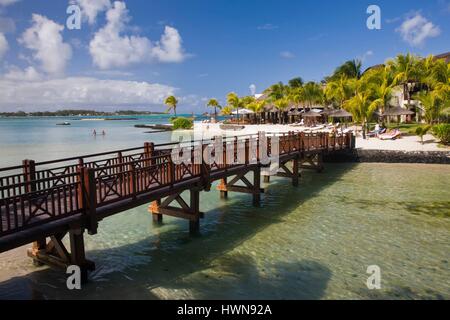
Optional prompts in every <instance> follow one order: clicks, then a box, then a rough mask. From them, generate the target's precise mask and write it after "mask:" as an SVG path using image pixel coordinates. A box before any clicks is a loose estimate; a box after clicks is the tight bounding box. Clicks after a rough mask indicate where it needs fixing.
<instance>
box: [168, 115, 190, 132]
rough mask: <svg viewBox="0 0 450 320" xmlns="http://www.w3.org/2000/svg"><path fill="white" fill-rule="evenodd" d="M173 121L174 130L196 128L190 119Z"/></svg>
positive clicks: (180, 118) (181, 118)
mask: <svg viewBox="0 0 450 320" xmlns="http://www.w3.org/2000/svg"><path fill="white" fill-rule="evenodd" d="M171 121H172V124H173V130H177V129H191V128H192V127H193V126H194V122H193V121H192V120H191V119H188V118H183V117H179V118H175V119H172V120H171Z"/></svg>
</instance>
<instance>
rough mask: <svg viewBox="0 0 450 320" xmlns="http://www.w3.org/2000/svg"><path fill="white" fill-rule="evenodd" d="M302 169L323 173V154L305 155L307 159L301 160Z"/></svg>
mask: <svg viewBox="0 0 450 320" xmlns="http://www.w3.org/2000/svg"><path fill="white" fill-rule="evenodd" d="M300 168H302V169H307V170H316V171H317V172H322V171H323V169H324V166H323V153H322V152H318V153H315V154H310V155H305V157H304V158H302V159H301V164H300Z"/></svg>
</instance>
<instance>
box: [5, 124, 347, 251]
mask: <svg viewBox="0 0 450 320" xmlns="http://www.w3.org/2000/svg"><path fill="white" fill-rule="evenodd" d="M277 140H279V142H278V145H277V146H275V144H274V143H275V139H274V138H273V137H272V138H271V137H270V136H269V137H268V138H267V154H268V155H269V156H272V155H273V154H272V153H275V150H274V149H275V147H277V149H278V154H279V157H281V158H294V157H301V156H305V155H306V154H308V153H312V154H315V153H324V152H333V151H334V150H337V149H350V148H352V135H351V134H341V135H332V136H331V135H329V134H324V133H318V134H304V133H295V134H294V133H289V134H283V135H281V136H278V137H277ZM241 143H242V145H243V146H244V148H243V149H241V150H239V148H238V145H239V144H241ZM252 143H255V144H256V149H255V150H256V153H255V152H254V150H253V149H251V144H252ZM260 143H261V144H262V141H261V142H260V141H259V139H258V137H257V136H253V137H252V136H244V137H235V138H233V139H231V140H224V141H223V150H220V152H222V153H223V154H222V156H221V157H216V158H215V160H217V159H223V161H212V162H209V163H206V162H205V159H203V157H202V152H201V151H203V150H204V149H205V148H207V146H208V145H209V144H208V143H201V145H200V147H198V146H197V148H196V147H195V146H191V147H188V148H185V149H183V151H182V152H180V153H178V155H180V156H183V158H184V159H190V160H191V163H181V164H177V163H178V162H177V163H175V161H174V160H173V159H172V156H171V149H169V148H168V147H170V146H171V147H173V146H175V144H165V145H159V146H155V145H153V144H151V143H146V144H145V146H144V147H143V148H132V149H127V150H119V151H114V152H110V153H102V154H95V155H88V156H83V157H73V158H69V159H61V160H55V161H47V162H42V163H35V162H34V161H31V160H24V162H23V164H22V166H17V167H11V168H4V169H0V175H1V176H0V217H1V225H0V252H2V251H5V250H8V249H10V248H11V246H14V245H13V244H11V243H12V242H14V243H16V244H17V245H19V244H23V243H24V242H27V241H28V242H32V241H35V240H37V239H38V237H37V234H38V233H36V232H35V233H34V234H33V235H32V236H31V235H30V236H24V235H25V234H31V233H29V232H28V233H25V231H30V230H31V229H34V230H45V227H46V225H48V226H49V228H50V225H51V223H52V222H55V221H63V220H64V219H67V218H70V217H81V218H79V219H84V218H86V217H87V218H88V219H91V220H95V221H98V220H100V219H102V218H103V217H106V216H108V215H111V214H115V213H117V212H120V211H122V210H125V209H127V208H128V209H129V208H132V207H135V206H138V205H141V204H143V203H142V202H143V201H147V202H150V201H151V200H152V199H151V198H154V199H157V198H162V197H165V196H168V195H170V194H171V193H173V192H174V190H178V189H183V188H185V189H187V188H189V187H190V186H193V185H200V186H201V187H202V188H204V187H205V186H206V185H207V184H210V183H211V182H212V181H214V180H218V179H223V178H224V177H227V176H229V175H232V174H236V173H237V172H247V171H248V170H250V169H251V168H252V167H254V166H261V163H260V161H261V159H259V150H260V148H262V145H261V146H260ZM264 143H266V141H264ZM230 145H231V148H230ZM227 148H229V150H231V149H232V151H231V152H229V151H228V150H227ZM199 150H200V151H199ZM241 153H243V155H242V154H241ZM215 155H216V154H215V153H214V152H213V153H212V156H215ZM198 157H200V161H196V159H198ZM240 157H243V158H242V159H244V163H242V162H240V163H239V164H237V162H238V159H239V158H240ZM185 162H186V161H185ZM246 170H247V171H246ZM152 195H154V197H153V196H152ZM143 196H145V198H143ZM77 219H78V218H77ZM83 221H84V220H83ZM39 232H41V231H39ZM42 234H44V233H42ZM16 238H17V239H19V238H20V241H19V240H17V239H16ZM15 239H16V240H17V241H15ZM11 241H12V242H11Z"/></svg>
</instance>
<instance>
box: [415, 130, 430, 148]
mask: <svg viewBox="0 0 450 320" xmlns="http://www.w3.org/2000/svg"><path fill="white" fill-rule="evenodd" d="M431 128H432V127H431V126H421V127H417V128H416V134H417V135H418V136H419V137H420V142H421V143H422V144H423V136H424V135H426V134H427V133H428V131H430V129H431Z"/></svg>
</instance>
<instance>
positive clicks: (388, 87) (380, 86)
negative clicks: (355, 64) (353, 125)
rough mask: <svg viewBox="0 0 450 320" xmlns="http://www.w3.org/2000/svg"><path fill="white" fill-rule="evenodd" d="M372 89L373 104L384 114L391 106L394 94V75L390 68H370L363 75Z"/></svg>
mask: <svg viewBox="0 0 450 320" xmlns="http://www.w3.org/2000/svg"><path fill="white" fill-rule="evenodd" d="M362 79H363V81H365V82H366V83H367V85H368V87H369V90H371V91H372V95H373V96H372V98H373V104H374V105H375V106H376V108H377V109H378V110H379V112H380V113H381V114H382V113H384V112H385V111H386V109H387V108H389V104H390V102H391V100H392V97H393V94H394V75H393V73H392V72H391V70H390V68H388V67H384V68H376V69H372V70H369V71H368V72H367V73H366V74H364V75H363V77H362Z"/></svg>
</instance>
